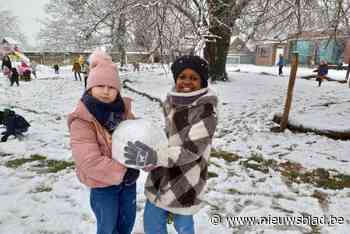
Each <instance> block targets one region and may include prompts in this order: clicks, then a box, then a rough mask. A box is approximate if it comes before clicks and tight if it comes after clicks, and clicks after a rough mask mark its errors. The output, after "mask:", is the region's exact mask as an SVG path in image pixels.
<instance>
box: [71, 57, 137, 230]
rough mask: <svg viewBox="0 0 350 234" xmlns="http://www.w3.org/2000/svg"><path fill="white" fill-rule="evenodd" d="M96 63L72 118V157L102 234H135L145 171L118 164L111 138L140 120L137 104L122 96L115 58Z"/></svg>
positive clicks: (94, 62)
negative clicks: (135, 109)
mask: <svg viewBox="0 0 350 234" xmlns="http://www.w3.org/2000/svg"><path fill="white" fill-rule="evenodd" d="M91 61H93V64H94V67H92V68H91V70H90V73H89V79H88V82H87V87H86V92H85V93H84V94H83V96H82V98H81V100H80V101H79V103H78V106H77V108H76V110H75V111H74V112H73V113H71V114H70V115H69V118H68V126H69V130H70V137H71V148H72V155H73V158H74V161H75V164H76V172H77V176H78V178H79V180H80V181H81V182H82V183H83V184H85V185H86V186H88V187H90V188H91V191H90V204H91V208H92V210H93V212H94V214H95V216H96V219H97V234H105V233H110V234H112V233H123V234H124V233H125V234H129V233H131V230H132V228H133V225H134V221H135V217H136V179H137V178H138V175H139V171H138V170H134V169H127V168H125V167H124V166H123V165H121V164H120V163H118V162H117V161H114V160H113V159H112V153H111V152H112V146H111V134H112V132H113V131H114V129H115V128H116V127H117V125H118V124H119V123H120V122H121V121H123V120H125V119H131V118H134V115H133V114H132V112H131V100H130V99H129V98H122V97H121V93H120V91H121V85H120V80H119V76H118V72H117V68H116V66H115V64H113V63H112V59H111V58H110V57H109V55H107V54H106V53H104V52H102V51H96V52H94V53H93V54H92V55H91Z"/></svg>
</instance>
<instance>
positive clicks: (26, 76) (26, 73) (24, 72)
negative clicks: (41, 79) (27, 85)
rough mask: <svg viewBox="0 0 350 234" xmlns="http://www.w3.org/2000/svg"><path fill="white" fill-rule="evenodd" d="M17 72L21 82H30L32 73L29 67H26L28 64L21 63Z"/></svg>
mask: <svg viewBox="0 0 350 234" xmlns="http://www.w3.org/2000/svg"><path fill="white" fill-rule="evenodd" d="M18 71H19V72H18V73H19V75H20V77H21V79H22V80H25V81H30V76H31V73H32V71H31V68H30V66H28V64H27V63H26V62H25V61H23V60H22V61H21V64H20V65H19V66H18Z"/></svg>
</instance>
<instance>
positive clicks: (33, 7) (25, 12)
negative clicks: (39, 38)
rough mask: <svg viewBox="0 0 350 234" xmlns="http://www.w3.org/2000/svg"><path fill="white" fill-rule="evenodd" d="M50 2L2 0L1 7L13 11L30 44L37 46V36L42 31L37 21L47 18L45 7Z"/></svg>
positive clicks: (39, 0)
mask: <svg viewBox="0 0 350 234" xmlns="http://www.w3.org/2000/svg"><path fill="white" fill-rule="evenodd" d="M48 2H49V0H0V7H1V9H6V10H10V11H12V14H13V15H15V16H17V17H18V21H19V23H20V25H21V31H22V32H23V33H25V35H26V36H27V38H28V42H29V43H30V44H31V45H34V46H35V45H36V43H35V36H36V34H37V33H38V32H39V30H40V23H39V22H37V19H44V18H45V12H44V8H43V7H44V5H45V3H48ZM14 39H15V38H14Z"/></svg>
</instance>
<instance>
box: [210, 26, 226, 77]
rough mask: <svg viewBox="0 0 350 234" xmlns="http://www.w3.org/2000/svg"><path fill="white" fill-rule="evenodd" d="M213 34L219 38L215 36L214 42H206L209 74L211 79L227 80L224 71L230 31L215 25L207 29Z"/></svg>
mask: <svg viewBox="0 0 350 234" xmlns="http://www.w3.org/2000/svg"><path fill="white" fill-rule="evenodd" d="M209 30H210V32H211V33H212V34H214V35H217V36H219V37H221V38H216V40H215V42H211V41H209V42H206V52H205V54H206V55H207V60H208V62H209V76H210V77H211V79H212V81H215V80H222V81H225V80H228V77H227V73H226V58H227V53H228V50H229V47H230V39H231V33H230V31H228V32H227V29H226V28H225V27H216V28H211V29H209Z"/></svg>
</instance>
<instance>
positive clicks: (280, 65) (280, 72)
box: [277, 54, 284, 76]
mask: <svg viewBox="0 0 350 234" xmlns="http://www.w3.org/2000/svg"><path fill="white" fill-rule="evenodd" d="M277 65H278V75H279V76H282V75H283V66H284V58H283V55H282V54H280V55H279V58H278V62H277Z"/></svg>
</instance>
